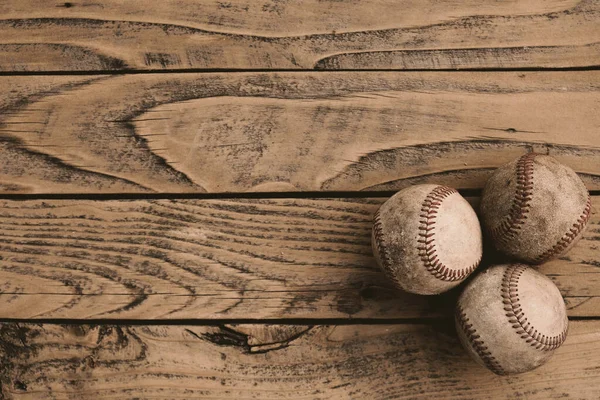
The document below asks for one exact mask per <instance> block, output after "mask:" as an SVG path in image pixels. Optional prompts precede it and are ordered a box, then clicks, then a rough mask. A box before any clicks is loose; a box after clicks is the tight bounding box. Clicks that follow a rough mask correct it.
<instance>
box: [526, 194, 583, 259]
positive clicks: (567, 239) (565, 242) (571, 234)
mask: <svg viewBox="0 0 600 400" xmlns="http://www.w3.org/2000/svg"><path fill="white" fill-rule="evenodd" d="M591 211H592V199H591V197H590V195H589V194H588V198H587V202H586V203H585V208H584V209H583V212H582V213H581V215H580V216H579V218H578V219H577V222H575V223H574V224H573V226H572V227H571V228H570V229H569V231H568V232H567V233H565V234H564V235H563V237H562V238H560V240H559V241H558V243H556V244H555V245H554V246H553V247H552V248H551V249H549V250H548V251H546V252H545V253H543V254H541V255H539V256H538V257H536V259H535V260H534V262H535V263H537V264H541V263H543V262H544V261H547V260H549V259H551V258H553V257H554V256H556V255H558V254H560V253H562V252H563V251H564V250H565V249H566V248H567V247H568V246H569V245H570V244H571V243H572V242H573V240H575V238H576V237H577V236H578V235H579V234H580V233H581V231H582V230H583V228H585V225H586V224H587V222H588V220H589V219H590V216H591Z"/></svg>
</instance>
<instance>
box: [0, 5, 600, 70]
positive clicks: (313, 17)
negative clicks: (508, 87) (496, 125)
mask: <svg viewBox="0 0 600 400" xmlns="http://www.w3.org/2000/svg"><path fill="white" fill-rule="evenodd" d="M0 16H1V18H2V19H1V20H0V53H1V54H3V57H0V70H3V71H76V70H86V71H98V70H103V71H104V70H130V69H136V70H151V69H158V70H160V69H186V68H209V69H216V68H235V69H249V68H254V69H257V68H258V69H270V68H277V69H313V68H317V69H340V68H349V69H355V68H356V69H363V68H366V69H369V68H389V69H469V68H563V67H593V66H598V65H600V52H599V51H598V43H599V42H600V31H599V28H598V26H599V23H598V22H599V21H600V3H599V2H598V1H597V0H585V1H576V0H552V1H542V0H533V1H527V2H522V1H518V0H510V1H502V2H497V1H487V2H481V1H475V0H468V1H461V2H456V1H445V2H439V1H435V0H425V1H414V0H401V1H395V0H369V1H351V2H340V1H335V0H327V1H322V0H308V1H302V2H292V1H282V0H259V1H254V0H202V1H197V0H169V1H158V0H155V1H148V2H143V3H140V2H131V1H130V2H123V1H119V0H81V1H76V2H64V3H63V2H42V1H38V0H5V1H3V2H2V3H1V4H0Z"/></svg>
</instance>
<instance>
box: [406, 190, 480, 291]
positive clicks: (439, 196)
mask: <svg viewBox="0 0 600 400" xmlns="http://www.w3.org/2000/svg"><path fill="white" fill-rule="evenodd" d="M454 193H458V192H457V191H456V190H455V189H452V188H449V187H446V186H437V187H436V188H435V189H433V190H432V191H431V192H429V194H428V195H427V196H426V197H425V200H423V204H422V205H421V214H420V215H419V216H420V218H421V219H420V221H419V223H420V224H419V238H418V239H417V242H418V245H417V251H418V253H419V257H420V258H421V261H423V264H424V265H425V268H426V269H427V271H429V272H430V273H431V274H432V275H433V276H435V277H436V278H438V279H441V280H443V281H449V282H453V281H459V280H462V279H464V278H466V277H467V276H468V275H469V274H470V273H471V272H473V271H474V270H475V268H477V265H479V261H480V260H477V262H475V264H473V265H471V266H469V267H465V268H462V269H456V270H455V269H451V268H448V267H447V266H446V265H444V263H442V262H441V261H440V259H439V257H438V254H436V253H437V248H436V244H435V223H436V219H437V214H438V211H439V209H440V207H441V205H442V202H443V201H444V199H446V198H447V197H449V196H450V195H452V194H454Z"/></svg>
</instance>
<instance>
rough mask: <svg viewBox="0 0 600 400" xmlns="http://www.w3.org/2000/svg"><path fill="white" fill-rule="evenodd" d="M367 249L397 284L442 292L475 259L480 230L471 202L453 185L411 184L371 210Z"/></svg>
mask: <svg viewBox="0 0 600 400" xmlns="http://www.w3.org/2000/svg"><path fill="white" fill-rule="evenodd" d="M371 243H372V246H373V253H374V255H375V259H376V260H377V263H378V264H379V266H380V267H381V269H382V270H383V271H384V272H385V274H386V275H388V276H389V277H390V278H391V279H392V280H393V281H394V282H395V284H396V286H398V287H399V288H401V289H403V290H405V291H407V292H411V293H417V294H437V293H442V292H445V291H447V290H449V289H451V288H453V287H455V286H456V285H458V284H459V283H460V282H461V281H463V280H464V279H465V278H466V277H467V276H469V275H470V274H471V273H472V272H473V271H474V270H475V268H477V266H478V265H479V262H480V261H481V255H482V233H481V228H480V225H479V220H478V219H477V215H476V214H475V211H474V210H473V208H472V207H471V205H470V204H469V203H468V202H467V201H466V200H465V199H464V198H463V197H462V196H461V195H460V194H459V193H458V192H457V191H456V190H455V189H452V188H449V187H446V186H439V185H417V186H412V187H409V188H406V189H404V190H401V191H400V192H398V193H396V194H395V195H394V196H392V197H391V198H390V199H389V200H388V201H386V202H385V203H384V204H383V205H382V206H381V207H380V208H379V210H378V211H377V213H376V214H375V218H374V224H373V232H372V241H371Z"/></svg>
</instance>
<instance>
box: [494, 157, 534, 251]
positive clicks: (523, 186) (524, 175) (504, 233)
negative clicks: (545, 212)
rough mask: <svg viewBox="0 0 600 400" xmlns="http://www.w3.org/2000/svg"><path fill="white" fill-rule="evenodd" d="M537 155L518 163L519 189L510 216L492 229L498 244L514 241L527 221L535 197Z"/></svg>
mask: <svg viewBox="0 0 600 400" xmlns="http://www.w3.org/2000/svg"><path fill="white" fill-rule="evenodd" d="M537 155H538V154H537V153H527V154H525V155H523V156H521V158H519V161H517V170H516V175H517V188H516V191H515V197H514V199H513V203H512V205H511V207H510V210H509V212H508V216H507V217H506V218H505V219H504V220H503V221H502V222H501V223H500V224H499V225H498V226H496V227H494V228H492V229H490V235H491V237H492V239H493V240H494V241H496V242H499V243H502V244H504V245H506V244H508V243H509V242H510V241H512V240H514V238H515V236H516V235H517V233H518V232H519V231H520V230H521V226H522V225H523V224H524V223H525V220H526V219H527V214H528V213H529V209H530V204H529V202H530V201H531V199H532V195H533V159H534V158H535V157H536V156H537Z"/></svg>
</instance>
